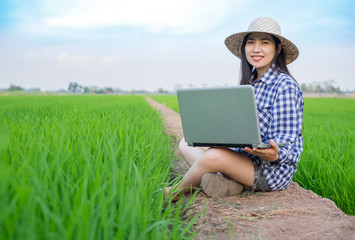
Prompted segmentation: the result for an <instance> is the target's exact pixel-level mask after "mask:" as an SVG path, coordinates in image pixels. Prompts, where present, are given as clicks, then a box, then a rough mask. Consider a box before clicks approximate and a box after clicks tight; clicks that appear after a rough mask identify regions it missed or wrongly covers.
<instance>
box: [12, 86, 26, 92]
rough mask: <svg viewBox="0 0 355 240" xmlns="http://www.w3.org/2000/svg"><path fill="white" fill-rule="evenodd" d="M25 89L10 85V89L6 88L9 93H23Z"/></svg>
mask: <svg viewBox="0 0 355 240" xmlns="http://www.w3.org/2000/svg"><path fill="white" fill-rule="evenodd" d="M24 90H25V89H24V88H22V87H20V86H16V85H13V84H11V85H10V87H9V88H8V91H9V92H15V91H24Z"/></svg>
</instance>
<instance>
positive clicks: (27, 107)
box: [0, 96, 194, 239]
mask: <svg viewBox="0 0 355 240" xmlns="http://www.w3.org/2000/svg"><path fill="white" fill-rule="evenodd" d="M0 124H1V128H0V239H186V238H187V239H190V238H192V237H193V236H194V234H193V233H192V232H191V223H192V222H193V221H191V219H190V218H186V217H184V218H183V217H182V216H183V213H184V211H185V210H184V209H185V208H186V207H187V205H182V204H181V203H179V204H176V205H172V204H171V203H170V202H169V201H167V200H164V196H163V193H162V192H160V191H159V189H160V188H164V187H166V186H167V185H168V179H169V171H170V168H171V164H172V159H173V155H172V154H171V145H170V143H169V137H168V136H167V135H166V134H165V132H164V129H163V128H162V123H161V118H160V116H159V114H158V113H157V112H156V111H155V110H153V109H152V108H151V107H150V106H149V105H148V104H147V103H146V101H145V99H144V97H143V96H2V97H0Z"/></svg>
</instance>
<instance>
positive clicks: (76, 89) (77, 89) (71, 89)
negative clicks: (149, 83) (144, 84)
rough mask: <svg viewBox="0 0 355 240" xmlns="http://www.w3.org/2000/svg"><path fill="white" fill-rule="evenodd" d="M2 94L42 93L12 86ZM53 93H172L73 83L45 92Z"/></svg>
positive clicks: (159, 90) (37, 90) (33, 89)
mask: <svg viewBox="0 0 355 240" xmlns="http://www.w3.org/2000/svg"><path fill="white" fill-rule="evenodd" d="M0 92H31V93H36V92H38V93H40V92H42V91H41V89H40V88H30V89H25V88H23V87H21V86H18V85H14V84H11V85H10V87H9V88H4V89H0ZM45 92H51V93H71V94H146V93H170V92H169V91H167V90H164V89H162V88H159V89H158V90H156V91H154V92H150V91H146V90H144V89H143V90H134V89H133V90H130V91H125V90H122V89H119V88H112V87H103V88H100V87H97V86H82V85H80V84H78V83H76V82H71V83H69V85H68V88H67V89H60V90H53V91H45Z"/></svg>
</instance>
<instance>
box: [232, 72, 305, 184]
mask: <svg viewBox="0 0 355 240" xmlns="http://www.w3.org/2000/svg"><path fill="white" fill-rule="evenodd" d="M251 85H252V86H253V87H254V92H255V99H256V105H257V111H258V116H259V127H260V135H261V141H262V142H263V143H269V142H270V139H273V140H274V141H275V142H276V143H277V142H290V144H288V145H286V146H285V147H280V150H279V155H280V158H279V159H278V160H277V161H275V162H269V161H267V160H264V159H262V158H260V157H257V156H254V155H251V154H248V153H246V152H244V151H243V150H242V149H240V148H236V149H235V151H237V152H241V153H244V154H246V155H248V156H249V157H250V158H251V159H252V161H255V162H256V163H257V164H258V165H259V166H260V167H261V169H262V171H263V174H264V176H265V178H266V181H267V182H268V184H269V187H270V188H271V190H284V189H286V188H287V187H288V185H289V184H290V183H291V180H292V177H293V174H294V173H295V172H296V170H297V166H296V165H297V163H298V162H299V161H300V156H301V153H302V151H303V149H302V141H303V137H302V121H303V105H304V101H303V94H302V91H301V89H300V87H299V85H298V84H297V82H296V81H295V80H293V79H292V78H291V77H290V76H289V75H287V74H284V73H280V72H278V71H277V70H276V69H275V68H273V67H271V68H269V69H268V70H267V71H266V72H265V73H264V75H263V76H262V77H261V78H260V79H258V80H255V81H254V82H252V83H251Z"/></svg>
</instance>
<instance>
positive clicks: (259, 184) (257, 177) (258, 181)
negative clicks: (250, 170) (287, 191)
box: [251, 161, 271, 192]
mask: <svg viewBox="0 0 355 240" xmlns="http://www.w3.org/2000/svg"><path fill="white" fill-rule="evenodd" d="M252 162H253V165H254V185H253V188H252V190H251V191H252V192H271V188H270V187H269V184H268V183H267V181H266V178H265V176H264V174H263V171H262V169H261V168H260V167H259V165H258V164H257V163H256V162H254V161H252Z"/></svg>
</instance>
